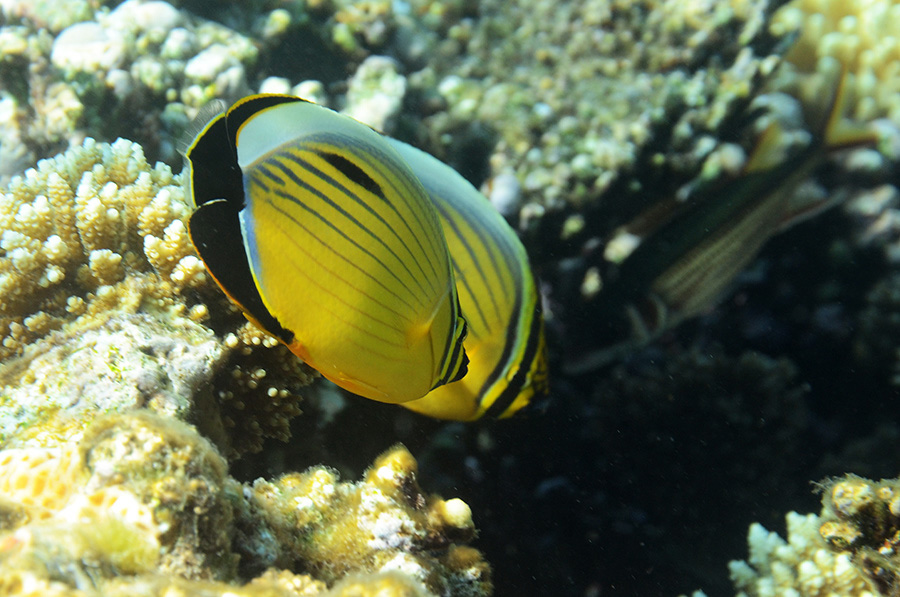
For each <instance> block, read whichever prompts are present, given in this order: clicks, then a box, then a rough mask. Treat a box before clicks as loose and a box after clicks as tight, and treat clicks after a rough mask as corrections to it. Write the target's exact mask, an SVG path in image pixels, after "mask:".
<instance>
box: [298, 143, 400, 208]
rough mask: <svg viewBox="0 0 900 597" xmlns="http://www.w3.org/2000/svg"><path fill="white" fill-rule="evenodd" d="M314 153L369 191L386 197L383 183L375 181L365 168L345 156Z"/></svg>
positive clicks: (382, 197) (321, 152) (322, 152)
mask: <svg viewBox="0 0 900 597" xmlns="http://www.w3.org/2000/svg"><path fill="white" fill-rule="evenodd" d="M314 153H315V154H316V155H318V156H319V157H320V158H322V159H323V160H325V161H326V162H328V163H329V164H331V165H332V166H333V167H334V169H335V170H337V171H338V172H340V173H341V174H343V175H344V176H346V177H347V178H349V179H350V180H352V181H353V182H355V183H356V184H358V185H359V186H361V187H362V188H364V189H365V190H367V191H369V192H370V193H372V194H373V195H375V196H377V197H378V198H380V199H382V200H383V199H384V198H385V197H384V191H382V190H381V185H379V184H378V183H377V182H375V179H373V178H372V177H371V176H369V175H368V174H367V173H366V171H365V170H363V169H362V168H360V167H359V166H357V165H356V164H354V163H353V162H351V161H350V160H348V159H347V158H345V157H344V156H341V155H338V154H336V153H330V152H324V151H314Z"/></svg>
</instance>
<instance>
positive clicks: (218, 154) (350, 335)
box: [186, 95, 467, 402]
mask: <svg viewBox="0 0 900 597" xmlns="http://www.w3.org/2000/svg"><path fill="white" fill-rule="evenodd" d="M186 160H187V163H188V165H189V166H190V170H189V171H188V172H189V174H188V179H189V183H188V184H189V190H190V195H191V197H192V200H193V202H194V205H195V207H196V209H195V211H194V212H193V214H192V215H191V217H190V220H189V232H190V235H191V239H192V241H193V242H194V245H195V247H196V249H197V252H198V253H199V255H200V257H201V259H202V260H203V262H204V263H205V265H206V267H207V269H208V270H209V272H210V274H211V275H212V277H213V278H214V279H215V280H216V282H217V283H218V284H219V286H220V287H221V288H222V289H223V291H224V292H225V293H226V294H227V295H228V296H229V297H230V298H231V299H232V300H233V301H234V302H235V303H237V304H238V305H239V306H240V308H241V309H242V311H243V312H244V313H245V315H246V316H247V318H248V319H250V320H251V321H253V322H254V323H256V324H257V325H258V326H260V327H261V328H262V329H264V330H266V331H268V332H269V333H271V334H272V335H274V336H275V337H277V338H278V339H279V340H281V341H282V342H283V343H284V344H286V345H287V346H288V348H289V349H290V350H291V351H292V352H294V353H295V354H297V355H298V356H300V357H301V358H302V359H303V360H304V361H306V362H307V363H308V364H309V365H311V366H312V367H315V368H316V369H318V370H319V371H320V372H321V373H322V374H323V375H324V376H325V377H326V378H328V379H330V380H332V381H333V382H335V383H336V384H337V385H339V386H341V387H343V388H345V389H347V390H349V391H351V392H354V393H356V394H359V395H362V396H365V397H367V398H371V399H374V400H379V401H383V402H406V401H409V400H415V399H418V398H421V397H422V396H424V395H425V394H426V393H428V392H429V391H430V390H431V389H433V388H435V387H438V386H441V385H442V384H446V383H450V382H453V381H455V380H458V379H460V378H461V377H462V376H463V375H464V374H465V372H466V363H467V357H466V351H465V343H464V341H463V339H464V338H465V329H466V326H465V319H464V317H463V314H462V313H461V312H460V308H459V299H458V296H457V285H456V280H455V277H454V273H453V269H452V266H451V259H450V255H449V252H448V247H447V242H446V239H445V238H444V234H443V229H442V227H441V224H440V221H439V217H438V214H437V211H436V209H435V207H434V205H433V204H432V201H431V199H430V197H429V196H428V194H427V193H426V191H425V189H424V188H423V186H422V183H421V182H420V180H419V179H418V178H417V177H416V176H415V174H414V173H413V172H412V170H411V169H410V168H409V166H408V165H407V164H406V163H405V162H404V161H403V160H402V159H401V158H400V156H399V155H398V154H397V151H396V150H395V149H394V148H393V147H392V146H391V145H390V143H389V142H388V141H387V140H386V138H385V137H382V136H381V135H379V134H377V133H375V132H374V131H372V130H371V129H369V128H368V127H366V126H365V125H362V124H360V123H358V122H356V121H354V120H352V119H350V118H348V117H346V116H342V115H339V114H337V113H335V112H332V111H331V110H328V109H327V108H323V107H321V106H316V105H315V104H311V103H309V102H306V101H303V100H300V99H299V98H293V97H289V96H276V95H259V96H251V97H249V98H245V99H244V100H242V101H240V102H238V103H237V104H235V105H233V106H232V107H231V108H230V109H229V110H228V111H227V112H225V113H224V114H219V115H217V116H214V117H213V119H212V120H211V121H210V122H209V123H207V124H206V125H205V126H203V127H202V128H200V129H199V133H198V134H197V136H196V137H195V138H194V139H193V141H192V143H190V144H189V146H188V149H187V151H186Z"/></svg>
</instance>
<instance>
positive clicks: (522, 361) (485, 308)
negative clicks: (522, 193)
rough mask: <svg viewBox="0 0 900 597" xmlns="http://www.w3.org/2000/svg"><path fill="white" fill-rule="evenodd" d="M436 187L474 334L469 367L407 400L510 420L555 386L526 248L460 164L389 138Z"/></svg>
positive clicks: (441, 413) (430, 411) (432, 410)
mask: <svg viewBox="0 0 900 597" xmlns="http://www.w3.org/2000/svg"><path fill="white" fill-rule="evenodd" d="M389 141H390V143H391V144H392V145H393V146H394V148H395V149H396V150H397V152H398V153H399V154H400V156H401V157H402V158H403V159H404V160H405V161H406V163H407V164H409V166H410V168H412V171H413V172H414V173H415V174H416V176H418V177H419V179H420V180H421V181H422V184H423V185H424V186H425V190H426V191H427V192H428V194H429V196H430V197H431V199H432V201H433V202H434V205H435V207H436V208H437V211H438V214H439V215H440V219H441V225H442V226H443V228H444V236H445V237H446V238H447V243H448V244H449V247H450V256H451V258H452V260H453V269H454V272H455V274H456V281H457V290H458V292H459V301H460V305H461V307H462V310H463V313H465V314H466V320H467V322H468V325H469V333H468V336H467V337H466V340H465V342H464V343H463V344H464V346H465V349H466V354H468V356H469V372H468V373H466V376H465V377H464V378H463V379H461V380H459V381H456V382H453V383H450V384H447V385H444V386H441V387H439V388H435V389H434V390H432V391H431V392H430V393H429V394H428V395H427V396H426V397H424V398H422V399H420V400H415V401H413V402H407V403H405V404H404V405H403V406H405V407H406V408H409V409H411V410H414V411H417V412H420V413H423V414H427V415H430V416H433V417H438V418H442V419H454V420H463V421H468V420H473V419H478V418H480V417H482V416H489V417H499V418H504V417H508V416H511V415H512V414H514V413H515V412H516V411H518V410H519V409H521V408H522V407H524V406H525V405H527V404H528V403H529V402H530V401H531V399H532V398H533V397H535V396H541V395H543V394H546V392H547V348H546V343H545V341H544V322H543V316H542V315H541V300H540V295H539V294H538V290H537V286H536V284H535V280H534V276H533V275H532V273H531V268H530V267H529V265H528V255H527V254H526V253H525V247H523V246H522V243H521V242H520V241H519V239H518V237H517V236H516V234H515V233H514V232H513V230H512V229H511V228H510V227H509V225H508V224H507V223H506V221H505V220H504V219H503V217H502V216H501V215H500V214H499V213H498V212H497V211H496V210H495V209H494V208H493V206H492V205H491V203H490V202H489V201H488V200H487V198H485V197H484V195H482V194H481V193H479V192H478V191H477V190H476V189H475V187H473V186H472V185H471V184H470V183H469V182H468V181H467V180H466V179H464V178H463V177H462V176H460V175H459V174H458V173H457V172H456V171H455V170H453V169H452V168H450V167H449V166H447V165H446V164H444V163H442V162H440V161H439V160H437V159H435V158H434V157H432V156H430V155H428V154H427V153H425V152H423V151H420V150H418V149H415V148H414V147H411V146H409V145H407V144H405V143H402V142H400V141H397V140H395V139H389Z"/></svg>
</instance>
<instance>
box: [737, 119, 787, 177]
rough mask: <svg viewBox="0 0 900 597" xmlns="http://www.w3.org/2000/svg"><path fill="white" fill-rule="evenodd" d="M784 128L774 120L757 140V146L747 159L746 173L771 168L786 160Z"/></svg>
mask: <svg viewBox="0 0 900 597" xmlns="http://www.w3.org/2000/svg"><path fill="white" fill-rule="evenodd" d="M783 147H784V129H782V128H781V125H780V124H779V123H778V122H776V121H772V122H770V123H769V125H768V126H767V127H766V128H765V130H764V131H763V132H762V134H761V135H760V136H759V138H758V139H757V140H756V147H754V148H753V153H751V154H750V157H749V158H748V159H747V164H746V165H745V166H744V174H749V173H751V172H762V171H765V170H770V169H772V168H774V167H776V166H778V165H779V164H781V162H782V161H783V160H784V152H783V151H782V148H783Z"/></svg>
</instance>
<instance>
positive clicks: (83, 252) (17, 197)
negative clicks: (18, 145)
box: [0, 139, 312, 455]
mask: <svg viewBox="0 0 900 597" xmlns="http://www.w3.org/2000/svg"><path fill="white" fill-rule="evenodd" d="M188 211H189V208H188V206H187V203H186V202H185V198H184V191H183V189H182V186H181V184H180V180H179V178H178V177H177V176H173V175H172V172H171V170H170V169H169V168H168V166H165V165H163V164H157V165H156V166H155V167H153V168H151V167H150V166H149V165H148V164H147V161H146V159H145V158H144V155H143V151H142V150H141V147H140V146H139V145H137V144H135V143H132V142H130V141H126V140H124V139H120V140H118V141H116V142H115V143H113V144H111V145H110V144H106V143H96V142H94V141H93V140H90V139H88V140H86V141H85V142H84V143H83V144H82V145H81V146H79V147H76V148H73V149H71V150H69V151H68V152H66V153H64V154H61V155H59V156H57V157H55V158H52V159H48V160H42V161H41V162H40V163H39V164H38V166H37V167H36V168H33V169H30V170H28V171H27V172H26V173H25V175H24V176H21V177H16V178H14V179H13V181H12V182H11V184H10V186H9V188H8V190H7V191H6V192H4V193H2V194H0V231H2V232H0V342H2V343H0V361H6V362H7V363H6V365H5V366H4V367H0V401H2V402H3V404H6V405H9V406H10V407H13V406H16V407H17V408H8V409H4V410H3V411H2V412H0V441H7V440H9V439H10V437H11V434H12V433H14V432H15V433H19V432H21V431H22V430H23V429H24V428H25V427H27V425H30V424H32V423H34V422H36V421H40V422H42V428H43V429H46V428H47V425H48V424H49V422H50V420H51V419H56V420H57V424H58V425H60V426H61V427H66V426H69V427H70V429H69V430H68V431H65V430H62V429H60V431H59V432H60V433H74V432H77V428H78V427H80V426H83V425H86V424H88V423H89V422H90V420H91V418H92V417H93V416H95V415H96V414H97V413H98V412H111V411H122V410H124V409H128V408H135V407H140V406H149V407H151V408H153V409H154V410H156V411H157V412H163V413H166V414H169V415H172V416H176V417H179V418H192V417H195V418H197V419H199V420H203V421H204V423H205V427H204V432H205V433H208V434H209V435H210V437H213V438H215V441H216V442H217V443H218V445H219V446H221V447H222V448H223V449H224V450H226V451H227V452H228V453H229V454H232V455H239V454H242V453H244V452H246V451H258V450H259V449H261V447H262V441H263V439H265V438H267V437H277V438H279V439H282V440H286V439H287V437H289V431H288V422H289V421H290V419H291V418H293V417H294V416H296V415H297V414H299V407H298V402H299V396H298V394H297V390H298V389H299V388H300V387H302V386H304V385H306V384H308V383H310V382H311V380H312V376H311V374H310V373H309V369H308V368H306V367H305V366H303V365H302V364H301V362H300V361H299V360H298V359H297V358H296V357H295V356H293V355H292V354H290V353H289V352H288V351H287V350H285V349H284V348H283V347H281V346H280V345H278V343H277V342H276V341H275V340H274V339H272V338H268V337H267V336H266V335H265V334H263V333H262V332H260V331H258V330H256V329H255V328H254V327H253V326H251V325H250V324H248V323H247V322H246V321H245V320H244V318H243V317H241V316H240V314H239V312H238V311H237V310H236V309H235V308H234V307H232V306H231V305H230V304H229V303H228V301H227V300H226V299H225V298H224V297H223V296H222V295H221V294H220V293H219V291H218V290H216V289H215V287H214V285H213V284H211V283H210V282H209V281H208V279H207V277H206V273H205V268H204V266H203V264H202V262H201V261H200V260H199V259H198V258H197V256H196V255H195V253H194V250H193V247H192V246H191V243H190V239H189V238H188V235H187V230H186V227H185V224H184V218H185V217H186V216H187V214H188ZM204 324H205V325H204ZM207 326H210V327H211V328H212V329H210V327H207ZM213 330H215V333H214V332H213ZM216 333H218V334H219V335H218V336H217V335H216ZM14 357H16V358H15V359H14ZM210 385H212V392H210ZM219 401H220V402H221V406H219V404H218V402H219ZM201 412H202V413H204V414H203V415H201V414H200V413H201ZM57 414H60V415H65V416H63V417H57ZM27 433H30V432H27Z"/></svg>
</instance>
